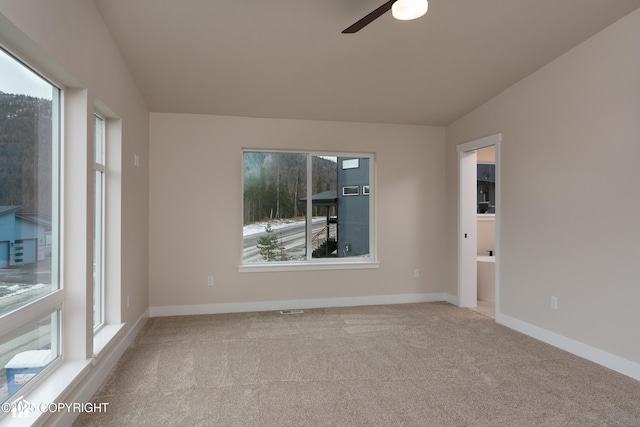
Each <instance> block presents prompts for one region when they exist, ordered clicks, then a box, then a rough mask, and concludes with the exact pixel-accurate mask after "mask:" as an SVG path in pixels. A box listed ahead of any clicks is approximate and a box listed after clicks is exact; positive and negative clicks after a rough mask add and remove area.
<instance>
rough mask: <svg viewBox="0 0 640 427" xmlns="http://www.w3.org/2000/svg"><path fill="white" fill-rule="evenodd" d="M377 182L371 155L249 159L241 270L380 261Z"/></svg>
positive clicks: (258, 155) (257, 154)
mask: <svg viewBox="0 0 640 427" xmlns="http://www.w3.org/2000/svg"><path fill="white" fill-rule="evenodd" d="M373 175H374V170H373V156H372V155H369V154H357V155H348V156H347V155H344V154H337V153H300V152H266V151H249V150H247V151H244V152H243V215H244V218H243V233H242V239H243V242H242V265H244V266H250V265H266V264H271V265H273V264H274V263H279V264H280V265H282V264H283V263H284V264H287V265H296V264H305V265H308V264H310V263H313V264H316V265H317V264H322V263H324V264H327V263H328V262H330V263H332V264H335V263H344V262H345V261H347V260H348V261H349V262H367V261H368V262H371V261H375V251H374V250H373V248H372V246H371V242H372V241H373V239H372V235H373V233H374V227H373V226H372V224H373V221H372V219H373V216H372V212H373V198H372V197H368V195H369V192H367V194H366V196H367V197H364V196H365V194H364V192H363V193H361V192H360V187H363V189H364V187H365V186H366V187H367V188H368V189H369V188H371V183H372V180H373V179H372V177H373ZM363 191H364V190H363Z"/></svg>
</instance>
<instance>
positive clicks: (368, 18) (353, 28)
mask: <svg viewBox="0 0 640 427" xmlns="http://www.w3.org/2000/svg"><path fill="white" fill-rule="evenodd" d="M396 1H397V0H389V1H388V2H386V3H385V4H383V5H382V6H380V7H379V8H377V9H376V10H374V11H373V12H371V13H370V14H368V15H367V16H365V17H364V18H362V19H361V20H359V21H358V22H356V23H355V24H353V25H352V26H350V27H349V28H346V29H345V30H343V31H342V34H351V33H356V32H358V31H360V30H361V29H363V28H364V27H366V26H367V25H369V24H371V23H372V22H373V21H375V20H376V19H378V18H380V17H381V16H382V15H384V14H385V13H387V12H388V11H390V10H391V5H393V4H394V3H395V2H396Z"/></svg>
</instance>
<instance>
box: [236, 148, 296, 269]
mask: <svg viewBox="0 0 640 427" xmlns="http://www.w3.org/2000/svg"><path fill="white" fill-rule="evenodd" d="M243 171H244V190H243V206H244V221H243V225H244V227H243V233H242V237H243V238H242V240H243V245H242V248H243V255H242V260H243V262H265V261H268V262H274V261H300V260H306V245H305V240H306V239H305V238H306V221H305V200H306V198H305V196H306V191H307V190H306V187H307V186H306V182H307V181H306V176H307V155H306V154H304V153H265V152H251V151H246V152H244V153H243Z"/></svg>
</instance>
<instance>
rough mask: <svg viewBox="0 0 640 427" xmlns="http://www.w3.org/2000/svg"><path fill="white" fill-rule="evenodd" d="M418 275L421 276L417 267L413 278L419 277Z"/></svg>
mask: <svg viewBox="0 0 640 427" xmlns="http://www.w3.org/2000/svg"><path fill="white" fill-rule="evenodd" d="M418 277H420V270H419V269H417V268H416V269H415V270H413V278H414V279H417V278H418Z"/></svg>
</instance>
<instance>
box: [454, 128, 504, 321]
mask: <svg viewBox="0 0 640 427" xmlns="http://www.w3.org/2000/svg"><path fill="white" fill-rule="evenodd" d="M501 142H502V134H501V133H497V134H494V135H489V136H485V137H483V138H479V139H474V140H472V141H469V142H465V143H462V144H458V145H457V146H456V151H457V152H458V306H460V307H475V306H476V305H477V291H478V285H477V280H478V273H477V253H478V243H477V242H478V240H477V233H478V222H477V221H478V217H477V213H476V209H475V205H476V198H477V192H476V191H477V188H476V187H477V182H476V181H477V172H476V170H477V155H476V152H477V151H478V150H480V149H482V148H487V147H491V146H494V147H495V151H496V212H495V215H496V222H495V224H496V233H495V239H496V243H495V251H496V252H495V257H496V273H495V282H496V283H495V287H496V291H495V295H496V297H495V304H496V305H495V310H496V318H497V317H498V313H500V258H501V255H502V251H501V249H500V218H501V216H500V210H501V207H502V204H501V201H500V193H501V191H500V143H501Z"/></svg>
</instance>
